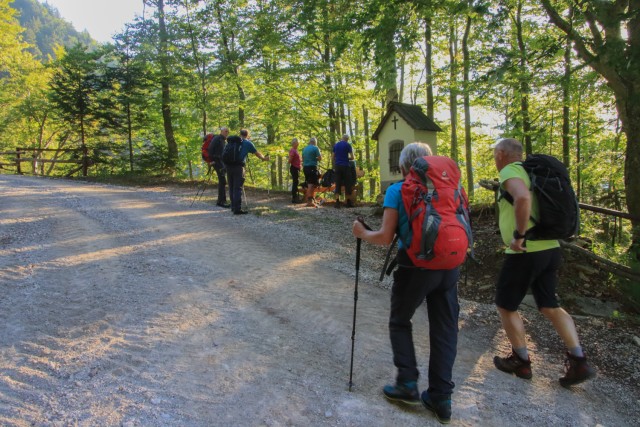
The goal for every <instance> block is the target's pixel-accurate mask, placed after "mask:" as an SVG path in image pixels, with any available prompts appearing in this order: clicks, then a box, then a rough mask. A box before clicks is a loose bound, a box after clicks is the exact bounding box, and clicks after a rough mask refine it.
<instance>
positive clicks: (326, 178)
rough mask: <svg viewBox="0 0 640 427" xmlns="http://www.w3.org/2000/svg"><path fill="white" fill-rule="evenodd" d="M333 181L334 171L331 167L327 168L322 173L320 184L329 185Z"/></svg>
mask: <svg viewBox="0 0 640 427" xmlns="http://www.w3.org/2000/svg"><path fill="white" fill-rule="evenodd" d="M334 182H336V177H335V172H334V171H333V169H327V170H326V171H325V172H324V174H323V175H322V180H321V181H320V186H321V187H331V186H332V185H333V183H334Z"/></svg>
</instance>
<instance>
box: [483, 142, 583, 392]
mask: <svg viewBox="0 0 640 427" xmlns="http://www.w3.org/2000/svg"><path fill="white" fill-rule="evenodd" d="M493 157H494V160H495V163H496V167H497V169H498V171H499V173H500V189H501V190H503V191H506V192H508V193H509V194H510V195H511V197H512V198H513V204H511V203H509V202H508V201H507V200H506V199H505V198H503V197H501V198H500V199H499V202H498V207H499V210H500V216H499V225H500V235H501V237H502V241H503V242H504V244H505V245H506V246H507V249H506V251H505V252H506V257H505V261H504V264H503V265H502V270H501V271H500V276H499V278H498V283H497V285H496V298H495V301H496V305H497V306H498V313H499V314H500V319H501V321H502V326H503V328H504V330H505V332H506V334H507V337H508V338H509V341H510V343H511V347H512V351H511V354H509V355H508V356H507V357H499V356H496V357H494V359H493V363H494V364H495V366H496V368H498V369H499V370H501V371H504V372H508V373H512V374H515V375H516V376H518V377H520V378H525V379H530V378H531V376H532V373H531V359H530V358H529V354H528V352H527V343H526V340H525V331H524V323H523V322H522V318H521V317H520V315H519V314H518V311H517V310H518V307H519V306H520V303H521V302H522V300H523V299H524V297H525V295H526V293H527V289H528V288H529V287H531V291H532V293H533V297H534V299H535V301H536V305H537V306H538V310H540V312H541V313H542V314H543V315H544V317H546V318H547V319H548V320H549V321H551V324H552V325H553V327H554V328H555V330H556V331H557V332H558V335H560V338H561V339H562V341H564V344H565V345H566V346H567V349H568V351H567V360H568V363H567V370H566V373H565V375H564V376H563V377H562V378H560V384H561V385H562V386H563V387H569V386H572V385H574V384H578V383H581V382H583V381H585V380H587V379H589V378H592V377H594V376H595V370H594V369H593V368H591V367H590V366H589V365H588V364H587V359H586V357H585V355H584V352H583V351H582V347H581V346H580V341H579V339H578V333H577V332H576V327H575V324H574V322H573V319H572V318H571V316H570V315H569V314H568V313H567V312H566V311H565V310H563V309H562V308H561V307H560V305H559V304H558V300H557V299H556V285H557V283H558V269H559V268H560V264H561V262H562V254H561V249H560V244H559V243H558V241H557V240H536V241H533V240H526V239H525V233H526V231H527V230H528V229H529V228H531V227H532V226H533V221H532V220H531V218H532V217H533V218H536V217H537V215H538V206H537V200H536V199H535V197H533V196H532V193H531V191H530V187H531V182H530V180H529V176H528V175H527V172H526V171H525V170H524V168H523V167H522V163H521V162H522V144H520V142H519V141H517V140H515V139H513V138H505V139H502V140H500V141H499V142H497V143H496V144H495V145H494V151H493Z"/></svg>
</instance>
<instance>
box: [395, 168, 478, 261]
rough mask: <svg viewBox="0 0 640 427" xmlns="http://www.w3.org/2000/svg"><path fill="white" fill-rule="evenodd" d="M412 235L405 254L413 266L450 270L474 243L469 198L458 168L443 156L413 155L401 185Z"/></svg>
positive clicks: (461, 259)
mask: <svg viewBox="0 0 640 427" xmlns="http://www.w3.org/2000/svg"><path fill="white" fill-rule="evenodd" d="M401 194H402V202H403V203H404V208H405V210H406V211H407V215H408V217H409V224H410V227H411V231H412V233H413V237H412V239H411V244H410V245H409V248H408V249H407V254H408V255H409V258H411V261H412V262H413V264H414V265H415V266H416V267H420V268H425V269H429V270H449V269H452V268H455V267H458V266H459V265H460V264H462V263H463V262H464V260H465V257H466V255H467V250H468V249H469V248H472V247H473V238H472V235H471V223H470V220H469V202H468V200H467V195H466V193H465V191H464V189H463V188H462V186H461V185H460V169H458V166H457V165H456V164H455V162H454V161H453V160H451V159H450V158H448V157H443V156H425V157H420V158H418V159H416V161H415V162H413V166H411V170H410V172H409V174H408V175H407V176H406V177H405V180H404V183H403V184H402V188H401Z"/></svg>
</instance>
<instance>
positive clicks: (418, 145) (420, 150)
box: [398, 142, 431, 175]
mask: <svg viewBox="0 0 640 427" xmlns="http://www.w3.org/2000/svg"><path fill="white" fill-rule="evenodd" d="M424 156H431V147H429V146H428V145H427V144H425V143H424V142H412V143H411V144H409V145H407V146H406V147H404V148H403V149H402V151H401V152H400V160H399V162H398V163H399V164H400V169H402V174H403V175H406V174H408V173H409V170H410V169H411V165H413V162H414V161H415V160H416V159H417V158H418V157H424Z"/></svg>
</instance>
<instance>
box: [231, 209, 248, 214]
mask: <svg viewBox="0 0 640 427" xmlns="http://www.w3.org/2000/svg"><path fill="white" fill-rule="evenodd" d="M248 213H249V212H248V211H245V210H242V209H240V210H239V211H233V214H234V215H246V214H248Z"/></svg>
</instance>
